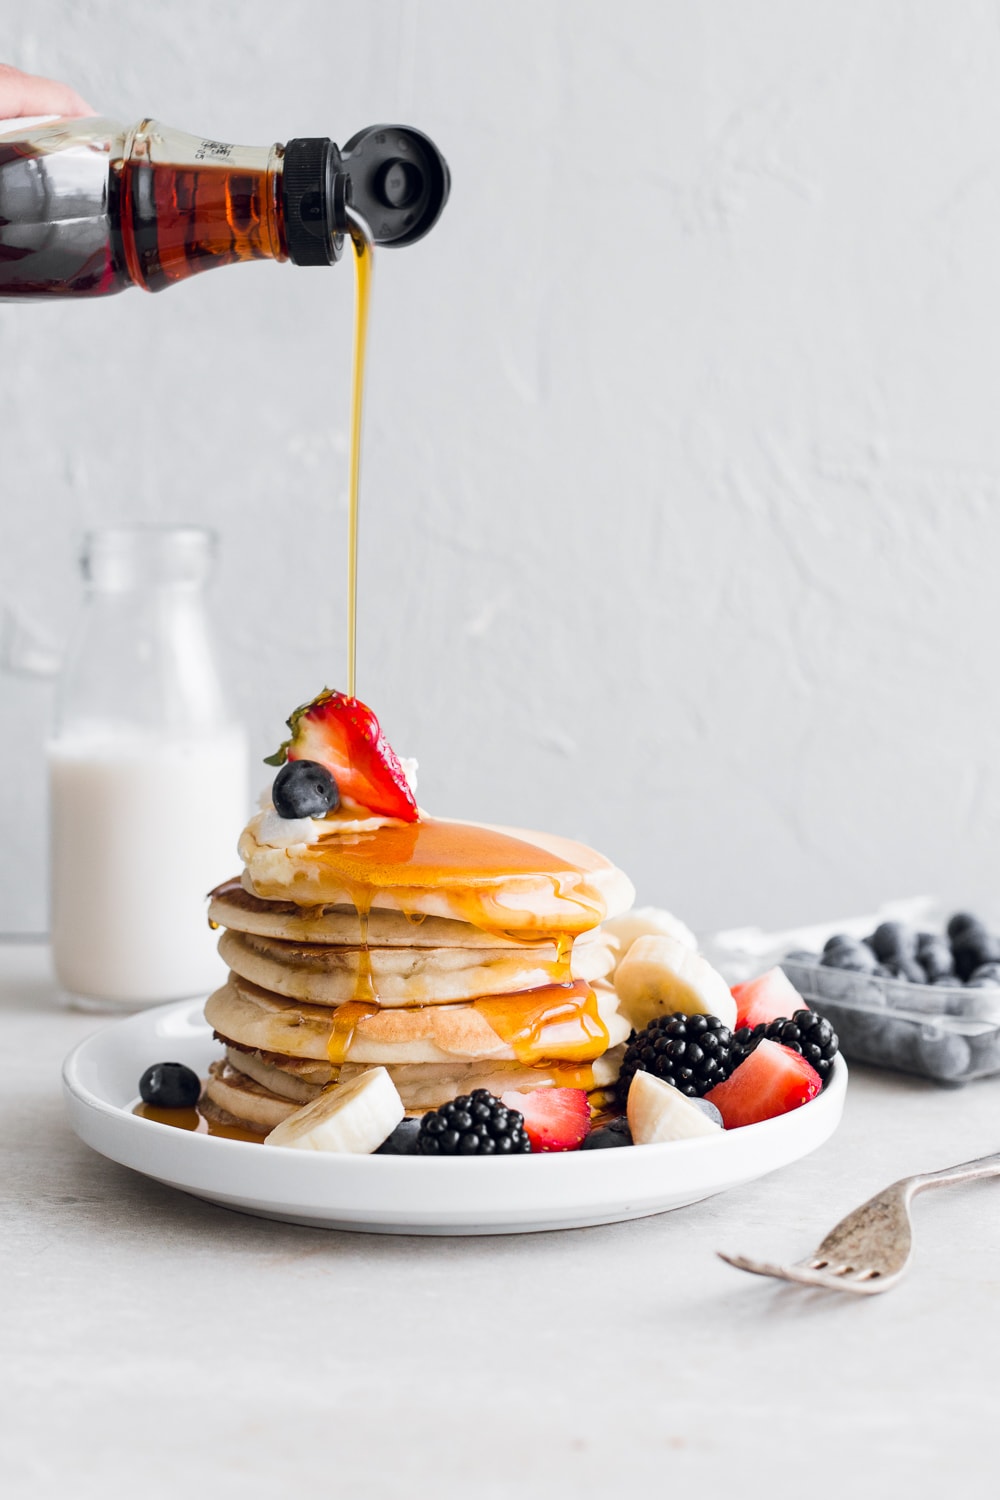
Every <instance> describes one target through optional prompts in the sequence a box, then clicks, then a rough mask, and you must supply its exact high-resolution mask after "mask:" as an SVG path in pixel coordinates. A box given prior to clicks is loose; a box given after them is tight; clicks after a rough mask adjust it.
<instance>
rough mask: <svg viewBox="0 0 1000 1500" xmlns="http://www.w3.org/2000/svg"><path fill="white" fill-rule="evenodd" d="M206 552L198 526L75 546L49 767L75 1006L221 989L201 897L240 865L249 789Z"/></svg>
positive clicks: (116, 1005) (66, 970) (117, 1006)
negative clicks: (79, 600)
mask: <svg viewBox="0 0 1000 1500" xmlns="http://www.w3.org/2000/svg"><path fill="white" fill-rule="evenodd" d="M215 551H216V538H215V536H214V535H213V533H212V532H210V531H207V530H204V529H202V528H200V527H195V526H177V527H173V526H164V527H157V526H148V527H142V526H135V527H114V528H108V529H105V530H100V531H94V532H92V533H91V534H90V535H89V536H88V537H87V538H86V540H85V543H84V547H83V552H82V555H81V567H82V571H83V579H84V588H85V595H86V602H85V608H84V618H83V620H82V622H81V628H80V629H79V631H78V633H77V636H76V640H75V644H74V647H73V649H72V651H71V653H70V656H69V658H68V660H67V662H66V666H65V668H64V671H63V676H62V681H61V685H60V691H59V693H58V696H57V716H56V724H55V732H54V734H53V737H52V740H51V741H50V744H49V747H48V766H49V790H50V811H51V882H52V948H53V955H54V959H55V967H56V974H57V977H58V980H59V983H60V985H61V986H62V988H63V990H64V991H65V992H66V994H67V995H68V997H69V998H70V1000H71V1001H73V1002H74V1003H76V1004H80V1005H83V1006H86V1007H88V1008H100V1009H113V1010H133V1009H136V1008H138V1007H141V1006H147V1005H154V1004H157V1003H159V1002H160V1001H164V1000H176V999H181V998H183V997H185V996H189V995H198V994H202V993H204V992H205V991H207V990H209V989H212V988H214V987H215V986H216V985H217V984H219V983H221V982H222V980H223V979H224V977H225V968H224V966H223V964H222V961H221V959H220V958H219V957H218V955H217V953H216V951H215V937H214V934H213V933H212V932H211V931H210V930H209V927H208V922H207V918H206V911H205V896H206V894H207V892H208V891H209V890H211V888H212V887H213V886H215V885H217V884H218V883H219V882H220V881H222V880H225V879H226V878H227V877H229V876H231V875H232V874H233V871H234V868H235V867H236V866H237V863H238V860H237V855H236V843H237V839H238V838H239V834H240V830H241V828H242V826H243V824H244V822H245V821H246V817H247V812H248V806H247V803H248V787H247V753H246V743H245V740H244V736H243V733H242V731H241V729H240V727H239V726H238V725H237V723H236V722H235V721H234V720H233V719H232V717H231V716H230V714H229V712H228V710H227V708H226V705H225V703H224V700H223V694H222V690H221V685H220V681H219V677H218V674H217V671H216V667H215V663H214V659H213V653H212V649H211V643H210V639H209V630H208V623H207V620H206V616H205V611H204V601H203V594H204V588H205V584H206V582H207V580H208V577H209V574H210V573H211V571H212V567H213V564H214V560H215Z"/></svg>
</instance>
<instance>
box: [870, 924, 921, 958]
mask: <svg viewBox="0 0 1000 1500" xmlns="http://www.w3.org/2000/svg"><path fill="white" fill-rule="evenodd" d="M871 941H872V947H873V948H874V949H875V952H876V954H877V955H878V957H879V958H880V959H881V960H882V962H883V963H884V964H891V963H901V962H902V961H903V960H904V959H913V958H914V956H915V955H916V951H917V934H916V933H915V932H914V930H913V928H912V927H910V926H909V925H908V924H907V923H906V922H882V923H881V924H880V925H879V926H878V927H876V929H875V931H874V932H873V933H872V939H871Z"/></svg>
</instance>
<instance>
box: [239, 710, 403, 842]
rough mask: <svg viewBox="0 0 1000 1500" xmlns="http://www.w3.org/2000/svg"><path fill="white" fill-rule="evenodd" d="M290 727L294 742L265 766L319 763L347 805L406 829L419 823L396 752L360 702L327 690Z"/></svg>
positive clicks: (289, 741) (296, 715) (298, 712)
mask: <svg viewBox="0 0 1000 1500" xmlns="http://www.w3.org/2000/svg"><path fill="white" fill-rule="evenodd" d="M288 727H289V729H290V730H291V731H292V733H291V737H290V738H289V739H287V740H285V742H284V744H283V745H281V746H279V748H278V749H277V750H276V751H275V753H274V754H273V755H268V756H267V757H266V758H265V765H269V766H282V765H284V763H285V761H286V760H315V761H318V762H319V764H320V765H321V766H325V767H326V769H327V770H328V771H329V772H330V774H331V776H332V777H333V779H334V780H335V781H336V783H337V787H338V789H339V791H340V798H341V801H342V802H348V803H353V804H354V805H355V806H357V807H363V808H367V809H368V811H369V812H373V813H381V814H383V816H385V817H388V818H402V819H403V821H404V822H406V823H415V822H416V821H417V817H418V813H417V804H416V802H415V801H414V797H413V793H412V792H411V791H410V787H409V783H408V782H407V780H406V777H405V776H404V775H403V768H402V766H401V765H400V764H399V760H398V758H397V756H396V752H395V751H394V750H393V748H392V746H391V745H390V744H389V741H388V740H387V739H386V737H385V735H384V734H383V733H382V730H381V728H380V727H379V722H378V719H376V717H375V715H374V714H373V713H372V711H371V709H370V708H368V707H367V705H366V704H364V703H362V702H361V700H360V698H348V697H346V696H345V694H343V693H335V692H331V690H330V689H329V688H324V689H323V691H322V692H321V693H320V694H319V696H318V697H317V698H314V699H313V700H312V702H311V703H303V704H302V706H301V708H297V709H296V710H295V712H294V713H293V714H292V716H291V718H290V719H289V720H288Z"/></svg>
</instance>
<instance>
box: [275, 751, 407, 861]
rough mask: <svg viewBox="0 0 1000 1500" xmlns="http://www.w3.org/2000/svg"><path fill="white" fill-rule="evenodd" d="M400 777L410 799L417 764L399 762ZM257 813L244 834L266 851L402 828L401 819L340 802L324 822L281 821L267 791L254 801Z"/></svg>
mask: <svg viewBox="0 0 1000 1500" xmlns="http://www.w3.org/2000/svg"><path fill="white" fill-rule="evenodd" d="M400 765H401V766H402V768H403V775H404V776H405V777H406V781H407V785H408V786H409V788H410V791H411V792H412V793H413V795H414V797H416V795H417V762H416V761H415V760H412V759H411V760H400ZM258 806H259V807H260V812H259V813H255V815H254V816H253V817H252V818H251V819H250V822H249V823H248V825H247V832H249V833H252V834H253V836H254V838H255V839H256V840H257V843H258V844H264V845H266V846H267V847H268V848H269V849H292V848H295V847H297V846H302V845H305V844H318V843H319V841H320V839H327V838H338V837H344V836H347V835H351V834H358V833H374V831H375V829H376V828H391V827H392V826H393V825H399V826H402V824H403V819H402V818H388V817H385V816H383V815H382V814H381V813H373V812H370V811H369V810H368V808H365V807H359V806H358V805H357V804H356V803H353V802H350V803H345V802H342V803H341V805H340V806H339V807H338V808H337V811H336V812H331V813H327V815H326V817H325V818H283V817H281V815H280V814H279V813H277V812H276V811H275V808H274V803H273V801H272V800H271V788H270V787H269V786H267V787H265V788H264V790H263V791H262V792H261V794H260V796H259V798H258Z"/></svg>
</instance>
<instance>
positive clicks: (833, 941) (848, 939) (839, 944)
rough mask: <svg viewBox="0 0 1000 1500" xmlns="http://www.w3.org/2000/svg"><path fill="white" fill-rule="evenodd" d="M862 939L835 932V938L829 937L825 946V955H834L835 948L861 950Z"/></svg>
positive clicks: (846, 933)
mask: <svg viewBox="0 0 1000 1500" xmlns="http://www.w3.org/2000/svg"><path fill="white" fill-rule="evenodd" d="M861 946H862V940H861V938H856V937H852V936H851V934H850V933H849V932H835V933H834V934H833V937H828V938H827V940H826V942H825V943H824V944H823V952H824V953H832V952H833V950H834V948H860V947H861Z"/></svg>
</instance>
